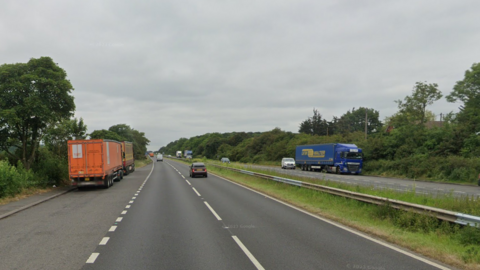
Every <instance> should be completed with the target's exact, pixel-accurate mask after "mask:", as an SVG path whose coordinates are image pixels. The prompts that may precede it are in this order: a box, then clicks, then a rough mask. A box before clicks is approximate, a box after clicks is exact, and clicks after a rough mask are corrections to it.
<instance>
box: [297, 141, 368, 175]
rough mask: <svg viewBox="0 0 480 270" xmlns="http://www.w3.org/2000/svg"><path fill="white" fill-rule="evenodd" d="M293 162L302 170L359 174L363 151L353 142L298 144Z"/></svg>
mask: <svg viewBox="0 0 480 270" xmlns="http://www.w3.org/2000/svg"><path fill="white" fill-rule="evenodd" d="M295 163H296V164H297V165H298V166H300V167H301V168H302V171H316V170H318V171H321V170H325V171H327V172H334V173H337V174H340V173H348V174H360V173H361V172H362V167H363V153H362V149H360V148H358V147H357V146H356V145H355V144H345V143H329V144H314V145H300V146H297V149H296V151H295Z"/></svg>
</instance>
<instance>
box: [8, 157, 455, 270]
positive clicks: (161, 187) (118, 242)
mask: <svg viewBox="0 0 480 270" xmlns="http://www.w3.org/2000/svg"><path fill="white" fill-rule="evenodd" d="M0 231H1V232H2V237H1V239H2V241H0V259H1V261H2V264H1V266H0V268H1V269H377V270H380V269H448V268H445V267H443V268H442V266H441V265H439V264H435V263H434V262H431V261H430V260H427V259H424V258H422V257H420V256H418V255H415V254H411V253H409V252H407V251H404V250H402V249H398V248H396V247H393V246H390V245H389V244H387V243H384V242H380V241H378V240H374V239H371V238H369V237H368V236H365V235H363V234H361V233H358V232H355V231H353V230H350V229H348V228H344V227H342V226H340V225H337V224H335V223H332V222H330V221H328V220H323V219H321V218H318V217H315V216H313V215H310V214H308V213H305V212H303V211H300V210H298V209H295V208H293V207H291V206H288V205H286V204H284V203H281V202H278V201H276V200H274V199H272V198H269V197H268V196H265V195H262V194H259V193H257V192H254V191H251V190H249V189H246V188H243V187H241V186H238V185H237V184H234V183H231V182H229V181H226V180H224V179H221V178H219V177H216V176H214V175H213V174H209V177H208V178H193V179H192V178H189V177H188V167H187V166H186V165H184V164H181V163H177V162H173V161H164V162H156V163H154V164H152V165H149V166H147V167H144V168H141V169H138V170H137V171H136V172H135V173H133V174H130V175H128V176H126V177H125V178H124V179H123V180H122V181H121V182H118V183H115V185H114V186H113V187H111V188H110V189H91V190H86V191H75V192H70V193H67V194H65V195H62V196H60V197H58V198H56V199H53V200H50V201H47V202H45V203H43V204H40V205H38V206H35V207H33V208H30V209H27V210H25V211H22V212H20V213H17V214H16V215H13V216H10V217H8V218H6V219H3V220H0Z"/></svg>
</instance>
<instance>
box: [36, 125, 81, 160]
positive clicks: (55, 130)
mask: <svg viewBox="0 0 480 270" xmlns="http://www.w3.org/2000/svg"><path fill="white" fill-rule="evenodd" d="M86 132H87V126H86V125H85V124H84V123H83V118H80V120H77V118H75V119H65V120H62V121H60V122H59V123H57V124H56V125H52V126H49V127H48V130H47V132H46V134H45V137H44V142H45V145H46V146H47V147H48V148H49V149H50V151H52V152H53V153H55V154H56V155H58V156H63V157H66V156H67V154H68V150H67V142H68V140H73V139H77V140H80V139H85V137H86Z"/></svg>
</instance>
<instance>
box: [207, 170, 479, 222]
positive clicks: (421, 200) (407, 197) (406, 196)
mask: <svg viewBox="0 0 480 270" xmlns="http://www.w3.org/2000/svg"><path fill="white" fill-rule="evenodd" d="M210 163H211V164H216V165H221V166H226V167H233V168H236V169H242V170H248V171H252V172H257V173H263V174H268V175H273V176H279V177H284V178H289V179H294V180H299V181H303V182H308V183H312V184H318V185H323V186H328V187H333V188H339V189H344V190H349V191H353V192H358V193H362V194H368V195H373V196H378V197H383V198H388V199H393V200H399V201H404V202H409V203H415V204H420V205H425V206H430V207H436V208H441V209H445V210H450V211H454V212H460V213H464V214H469V215H475V216H480V198H475V197H472V196H461V197H458V196H454V193H453V190H452V191H451V192H450V193H449V194H447V195H445V194H439V195H431V194H418V193H416V192H415V189H412V190H409V191H407V192H400V191H396V190H392V189H387V188H375V187H374V186H373V185H372V186H361V185H352V184H347V183H341V182H337V181H334V180H331V179H329V174H327V173H323V172H322V173H319V174H321V175H322V176H323V177H322V179H315V178H310V177H299V176H294V175H289V174H285V173H279V172H278V171H276V170H263V169H258V168H254V167H246V166H245V165H243V164H235V163H230V164H227V165H226V164H222V163H218V162H210ZM247 166H248V165H247ZM212 168H213V167H212Z"/></svg>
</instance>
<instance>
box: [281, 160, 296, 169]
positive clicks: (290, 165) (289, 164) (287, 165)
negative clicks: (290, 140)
mask: <svg viewBox="0 0 480 270" xmlns="http://www.w3.org/2000/svg"><path fill="white" fill-rule="evenodd" d="M282 169H293V170H295V159H293V158H282Z"/></svg>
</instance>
